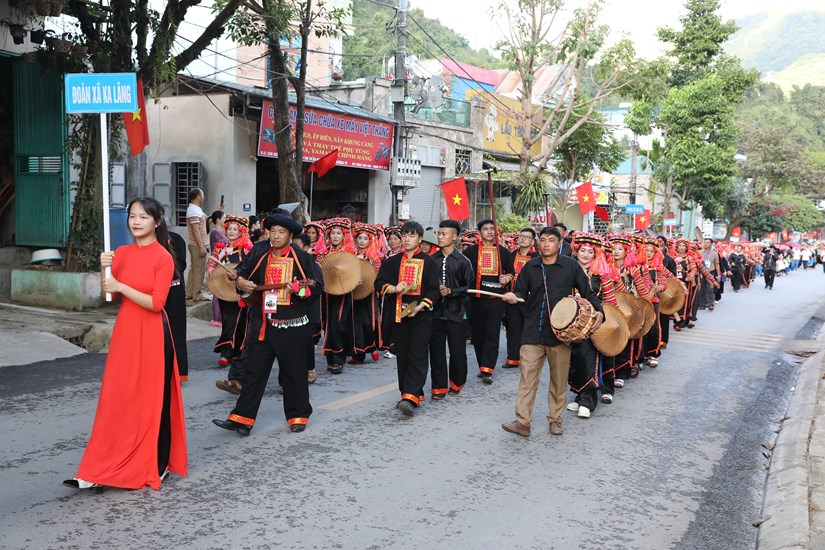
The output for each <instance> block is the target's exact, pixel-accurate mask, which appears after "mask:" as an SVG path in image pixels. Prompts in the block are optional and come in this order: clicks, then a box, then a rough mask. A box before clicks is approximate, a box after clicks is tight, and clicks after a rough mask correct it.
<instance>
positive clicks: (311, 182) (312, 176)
mask: <svg viewBox="0 0 825 550" xmlns="http://www.w3.org/2000/svg"><path fill="white" fill-rule="evenodd" d="M314 187H315V172H310V173H309V219H310V221H312V191H313V188H314Z"/></svg>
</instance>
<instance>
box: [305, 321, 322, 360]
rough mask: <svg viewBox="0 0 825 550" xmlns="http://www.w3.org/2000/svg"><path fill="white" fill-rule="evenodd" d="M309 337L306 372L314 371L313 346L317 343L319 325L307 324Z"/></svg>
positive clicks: (319, 330)
mask: <svg viewBox="0 0 825 550" xmlns="http://www.w3.org/2000/svg"><path fill="white" fill-rule="evenodd" d="M309 327H310V328H309V331H310V337H309V341H308V342H307V353H308V354H309V357H307V371H311V370H315V344H316V343H317V342H318V338H319V337H318V336H317V335H318V334H319V333H320V332H321V323H310V324H309Z"/></svg>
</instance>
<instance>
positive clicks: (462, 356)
mask: <svg viewBox="0 0 825 550" xmlns="http://www.w3.org/2000/svg"><path fill="white" fill-rule="evenodd" d="M460 234H461V226H460V225H459V223H458V222H457V221H455V220H444V221H442V222H441V223H440V224H439V225H438V233H437V234H436V236H437V237H438V247H439V250H438V252H436V253H435V254H433V255H432V256H431V257H432V259H433V260H435V263H436V264H438V268H439V283H440V284H439V287H438V290H439V298H438V300H436V302H435V304H434V305H433V332H432V335H431V336H430V371H431V375H432V382H433V393H432V395H433V400H434V401H438V400H439V399H443V398H444V396H445V395H446V394H447V392H448V388H447V381H448V378H449V393H450V394H451V395H456V394H458V392H460V391H461V388H463V387H464V384H465V383H466V382H467V341H466V335H467V321H466V320H465V319H464V313H465V310H466V300H467V289H468V288H469V287H470V285H472V284H473V283H474V282H475V273H474V272H473V266H472V265H471V264H470V260H468V259H467V257H466V256H465V255H464V254H462V253H461V252H460V251H459V250H458V249H456V246H455V245H456V243H457V242H458V238H459V235H460ZM447 345H449V347H450V363H449V376H448V368H447Z"/></svg>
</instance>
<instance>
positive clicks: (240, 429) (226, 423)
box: [212, 418, 252, 436]
mask: <svg viewBox="0 0 825 550" xmlns="http://www.w3.org/2000/svg"><path fill="white" fill-rule="evenodd" d="M212 424H214V425H215V426H217V427H219V428H223V429H224V430H229V431H230V432H237V433H238V435H243V436H247V435H249V432H251V431H252V428H251V427H250V426H247V425H246V424H241V423H240V422H235V421H234V420H218V419H217V418H214V419H212Z"/></svg>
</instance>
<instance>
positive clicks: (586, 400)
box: [569, 339, 599, 411]
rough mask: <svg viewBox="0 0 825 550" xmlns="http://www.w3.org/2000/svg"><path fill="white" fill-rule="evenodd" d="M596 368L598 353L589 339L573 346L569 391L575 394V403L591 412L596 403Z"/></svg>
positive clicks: (597, 383) (597, 385)
mask: <svg viewBox="0 0 825 550" xmlns="http://www.w3.org/2000/svg"><path fill="white" fill-rule="evenodd" d="M598 366H599V352H598V351H597V350H596V348H595V346H593V342H591V341H590V339H587V340H584V341H582V342H579V343H578V344H573V346H572V348H571V350H570V378H569V383H570V389H571V390H572V391H573V393H575V394H576V403H578V404H579V405H581V406H583V407H587V408H588V409H590V410H591V411H592V410H593V409H595V408H596V403H598V399H597V395H596V390H597V389H598V387H599V382H598V379H597V373H596V371H597V369H598Z"/></svg>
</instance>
